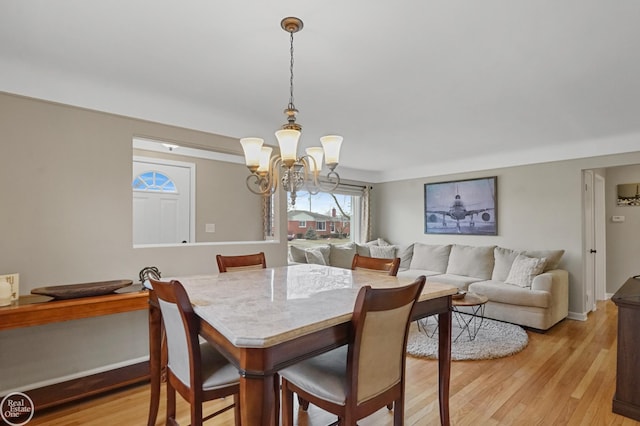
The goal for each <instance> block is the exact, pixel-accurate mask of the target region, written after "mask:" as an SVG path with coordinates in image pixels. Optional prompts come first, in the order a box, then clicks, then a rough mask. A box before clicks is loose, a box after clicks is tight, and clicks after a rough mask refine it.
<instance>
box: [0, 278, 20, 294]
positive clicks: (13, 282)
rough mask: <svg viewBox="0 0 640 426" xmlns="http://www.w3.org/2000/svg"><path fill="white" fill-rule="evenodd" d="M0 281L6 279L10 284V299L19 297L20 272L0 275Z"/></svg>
mask: <svg viewBox="0 0 640 426" xmlns="http://www.w3.org/2000/svg"><path fill="white" fill-rule="evenodd" d="M0 281H6V282H8V283H9V285H10V286H11V300H18V297H20V274H7V275H0Z"/></svg>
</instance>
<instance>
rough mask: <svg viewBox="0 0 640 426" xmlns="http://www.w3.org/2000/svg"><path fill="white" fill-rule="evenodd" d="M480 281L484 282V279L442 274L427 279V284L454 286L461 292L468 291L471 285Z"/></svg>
mask: <svg viewBox="0 0 640 426" xmlns="http://www.w3.org/2000/svg"><path fill="white" fill-rule="evenodd" d="M478 281H482V279H481V278H473V277H467V276H464V275H454V274H440V275H431V276H428V277H427V283H434V284H447V285H452V286H455V287H458V288H459V289H460V290H467V289H468V288H469V284H471V283H475V282H478Z"/></svg>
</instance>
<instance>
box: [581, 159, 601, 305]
mask: <svg viewBox="0 0 640 426" xmlns="http://www.w3.org/2000/svg"><path fill="white" fill-rule="evenodd" d="M583 181H584V190H585V192H584V197H583V200H584V202H583V203H584V205H583V210H584V257H585V262H584V265H585V271H584V277H585V291H586V294H585V296H586V300H585V306H586V308H587V309H586V310H587V311H595V310H596V301H598V300H605V298H606V291H605V290H606V266H605V265H606V258H607V257H606V256H607V254H606V231H605V228H606V213H605V179H604V177H603V176H602V175H600V174H598V173H597V172H596V171H594V170H585V171H583Z"/></svg>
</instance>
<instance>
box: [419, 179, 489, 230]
mask: <svg viewBox="0 0 640 426" xmlns="http://www.w3.org/2000/svg"><path fill="white" fill-rule="evenodd" d="M497 184H498V178H497V177H496V176H492V177H486V178H479V179H466V180H456V181H449V182H437V183H425V185H424V233H425V234H467V235H498V210H497V198H498V186H497Z"/></svg>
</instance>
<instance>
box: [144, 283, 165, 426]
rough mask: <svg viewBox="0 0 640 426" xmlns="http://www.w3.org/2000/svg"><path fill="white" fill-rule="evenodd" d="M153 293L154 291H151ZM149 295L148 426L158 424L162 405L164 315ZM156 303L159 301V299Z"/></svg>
mask: <svg viewBox="0 0 640 426" xmlns="http://www.w3.org/2000/svg"><path fill="white" fill-rule="evenodd" d="M151 293H153V292H151ZM151 293H150V296H149V374H150V376H151V377H150V380H151V397H150V400H149V418H148V420H147V425H148V426H154V425H155V424H156V418H157V417H158V408H159V406H160V381H161V377H160V375H161V366H160V364H161V360H160V358H161V355H160V353H161V345H162V344H161V341H162V331H161V329H162V327H161V322H162V317H161V314H160V308H159V307H158V306H157V305H154V303H153V302H152V300H151V298H152V296H151ZM155 300H156V303H157V299H155Z"/></svg>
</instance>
